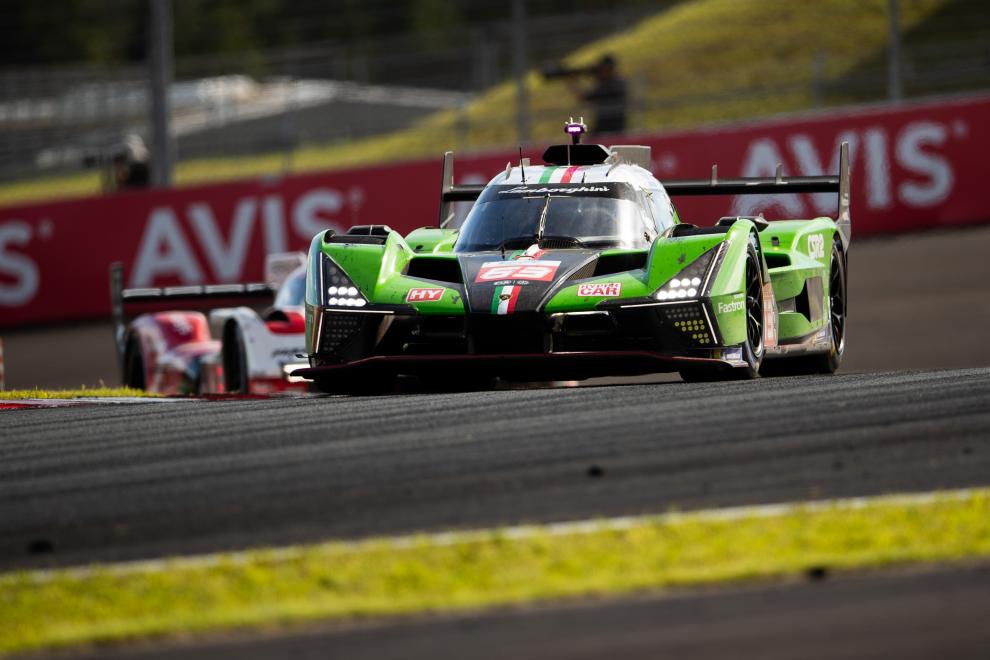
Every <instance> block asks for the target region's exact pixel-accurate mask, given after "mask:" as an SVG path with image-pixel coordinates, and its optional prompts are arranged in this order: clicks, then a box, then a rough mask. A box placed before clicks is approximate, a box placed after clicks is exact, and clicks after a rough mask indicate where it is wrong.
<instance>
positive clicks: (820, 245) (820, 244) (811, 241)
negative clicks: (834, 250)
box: [808, 234, 825, 259]
mask: <svg viewBox="0 0 990 660" xmlns="http://www.w3.org/2000/svg"><path fill="white" fill-rule="evenodd" d="M808 256H809V257H811V258H812V259H824V258H825V239H824V238H823V237H822V235H821V234H812V235H810V236H808Z"/></svg>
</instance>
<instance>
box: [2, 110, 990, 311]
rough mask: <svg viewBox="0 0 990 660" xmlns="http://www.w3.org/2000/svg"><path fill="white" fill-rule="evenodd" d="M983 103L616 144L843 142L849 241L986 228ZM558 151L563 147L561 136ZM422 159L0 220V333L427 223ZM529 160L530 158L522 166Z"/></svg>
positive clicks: (766, 162)
mask: <svg viewBox="0 0 990 660" xmlns="http://www.w3.org/2000/svg"><path fill="white" fill-rule="evenodd" d="M988 118H990V97H988V96H983V97H975V98H974V97H971V98H967V99H959V100H953V101H939V102H928V103H916V104H905V105H902V106H876V107H870V108H864V109H859V110H855V111H844V112H828V113H821V114H816V115H805V116H801V117H796V118H790V119H783V120H772V121H762V122H757V123H752V124H746V125H733V126H728V127H723V128H715V129H708V130H692V131H683V132H677V133H666V134H652V135H632V136H626V137H624V138H622V139H621V140H612V141H610V142H611V143H614V144H618V143H622V144H646V145H649V146H651V147H652V157H653V172H654V174H656V175H657V177H658V178H659V179H660V180H661V181H663V180H664V179H678V178H703V177H707V176H708V175H709V173H710V171H711V166H712V164H718V169H719V175H720V176H721V177H723V178H725V177H732V176H766V175H772V174H773V173H774V172H775V169H776V166H777V163H781V164H782V166H783V171H784V174H785V175H813V174H821V173H825V172H835V171H836V170H837V158H838V145H839V144H840V143H841V142H843V141H848V142H849V144H850V152H851V161H852V171H853V186H852V187H853V200H852V219H853V236H854V238H855V237H863V236H867V235H877V234H889V233H897V232H904V231H914V230H919V229H925V228H931V227H943V226H950V225H963V224H975V223H980V222H986V221H990V203H988V202H987V201H986V197H985V195H984V191H983V186H984V185H986V183H985V180H984V178H983V177H984V175H983V172H982V170H983V167H982V157H983V155H984V154H985V153H987V152H990V125H988V121H987V120H988ZM562 137H563V135H562ZM443 148H444V145H437V151H438V154H437V158H436V159H431V160H424V161H417V162H408V163H403V164H398V165H389V166H379V167H367V168H361V169H354V170H347V171H330V172H321V173H312V174H305V175H297V176H289V177H282V178H269V179H259V180H251V181H242V182H235V183H225V184H217V185H207V186H196V187H186V188H178V189H169V190H152V191H142V192H126V193H119V194H115V195H109V196H103V197H93V198H87V199H76V200H67V201H61V202H54V203H50V204H33V205H29V206H21V207H11V208H4V209H0V326H3V327H11V326H17V325H24V324H35V323H46V322H52V321H66V320H73V319H85V318H98V317H101V316H104V315H106V314H108V312H109V296H108V284H107V272H108V267H109V265H110V264H111V263H112V262H114V261H121V262H123V263H124V266H125V272H126V273H127V282H126V284H127V286H131V287H144V286H166V285H174V284H198V283H222V282H238V281H249V280H258V279H260V278H261V277H262V268H263V261H264V258H263V257H264V255H265V254H267V253H270V252H279V251H284V250H292V249H305V248H306V247H307V245H308V244H309V241H310V239H311V238H312V237H313V235H314V234H316V233H317V232H318V231H320V230H321V229H324V228H328V227H330V228H335V229H338V230H342V229H344V228H346V227H348V226H351V225H354V224H388V225H390V226H391V227H393V228H394V229H397V230H400V231H403V232H405V231H408V230H410V229H413V228H415V227H420V226H424V225H430V224H433V223H435V222H436V214H437V205H438V194H439V184H440V153H439V152H440V151H442V150H443ZM529 155H530V156H531V157H533V158H534V162H538V161H537V160H536V157H538V155H539V150H534V151H533V152H532V153H530V154H529ZM514 159H515V158H514V156H513V154H512V153H511V152H504V153H493V154H484V155H468V156H464V157H461V158H458V160H457V161H456V165H455V173H456V178H457V181H458V183H472V182H474V183H477V182H484V181H487V180H488V179H489V178H490V177H491V176H493V175H494V174H496V173H497V172H499V171H500V170H502V169H504V167H505V163H506V161H508V160H514ZM675 203H676V204H677V207H678V211H679V213H680V216H681V219H682V220H683V221H686V222H693V223H695V224H701V225H704V224H712V223H713V222H714V221H715V220H716V219H717V218H719V217H720V216H722V215H729V214H751V213H755V212H763V213H764V214H765V215H766V217H767V218H769V219H773V218H780V217H813V216H816V215H831V214H834V212H835V206H836V200H835V195H834V194H818V195H798V194H791V195H779V196H774V197H772V198H771V197H760V196H749V197H745V196H740V197H737V198H690V199H683V200H675Z"/></svg>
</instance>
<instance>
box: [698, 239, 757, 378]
mask: <svg viewBox="0 0 990 660" xmlns="http://www.w3.org/2000/svg"><path fill="white" fill-rule="evenodd" d="M744 282H745V287H746V341H744V342H743V344H742V358H743V360H744V361H745V362H746V366H745V367H735V368H723V369H682V370H681V371H680V374H681V379H682V380H684V381H685V382H687V383H703V382H712V381H724V380H751V379H753V378H758V377H759V375H760V365H761V364H762V362H763V352H764V327H763V324H764V316H763V270H762V269H761V268H760V260H759V257H758V256H757V254H756V248H754V247H753V246H752V245H750V246H749V250H748V251H747V253H746V275H745V280H744Z"/></svg>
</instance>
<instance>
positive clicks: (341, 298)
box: [322, 255, 368, 308]
mask: <svg viewBox="0 0 990 660" xmlns="http://www.w3.org/2000/svg"><path fill="white" fill-rule="evenodd" d="M323 285H324V288H323V293H322V295H323V306H324V307H356V308H360V307H364V306H365V305H367V304H368V300H367V299H366V298H365V297H364V296H363V295H361V291H359V290H358V288H357V287H356V286H354V282H352V281H351V279H350V278H349V277H347V275H345V274H344V271H342V270H341V269H340V266H338V265H337V264H335V263H334V262H333V260H331V259H330V258H328V257H327V256H326V255H323Z"/></svg>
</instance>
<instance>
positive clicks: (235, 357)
mask: <svg viewBox="0 0 990 660" xmlns="http://www.w3.org/2000/svg"><path fill="white" fill-rule="evenodd" d="M222 357H223V389H224V391H225V392H229V393H232V394H247V393H248V390H250V389H251V384H250V380H249V376H248V370H247V353H246V352H245V349H244V334H243V333H242V332H241V329H240V328H239V327H238V326H237V324H236V323H233V322H230V323H227V325H226V326H224V329H223V356H222Z"/></svg>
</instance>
